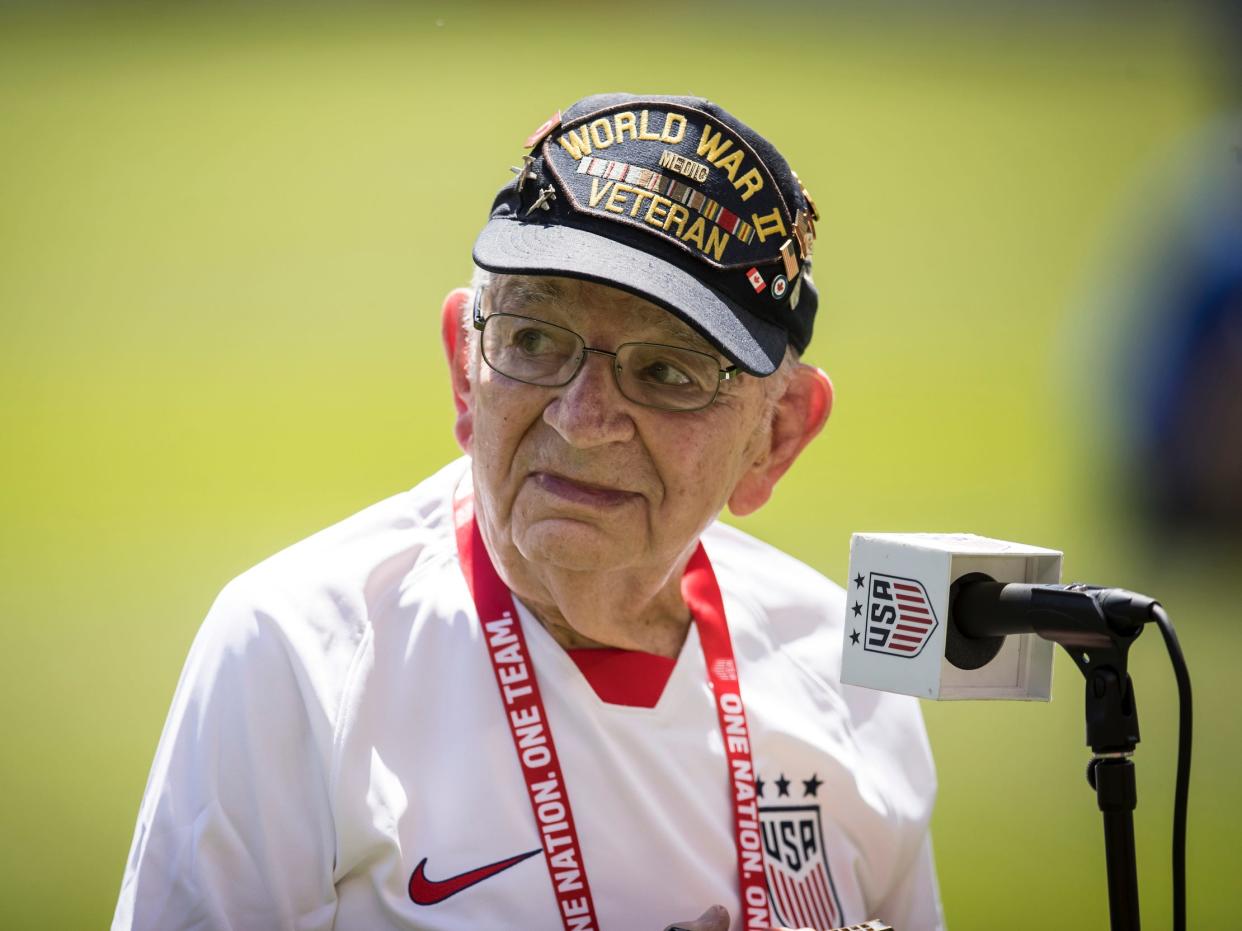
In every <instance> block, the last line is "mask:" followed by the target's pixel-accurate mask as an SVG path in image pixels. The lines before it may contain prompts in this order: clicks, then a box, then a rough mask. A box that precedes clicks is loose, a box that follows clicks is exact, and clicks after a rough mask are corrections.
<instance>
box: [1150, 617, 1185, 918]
mask: <svg viewBox="0 0 1242 931" xmlns="http://www.w3.org/2000/svg"><path fill="white" fill-rule="evenodd" d="M1152 617H1154V618H1155V620H1156V623H1157V624H1158V625H1160V635H1161V636H1162V637H1164V645H1165V647H1166V648H1167V649H1168V651H1169V660H1170V662H1172V663H1173V675H1174V676H1175V677H1176V678H1177V786H1176V789H1175V791H1174V796H1173V929H1174V931H1186V807H1187V800H1188V798H1189V795H1190V741H1191V725H1192V723H1193V720H1192V718H1193V715H1192V709H1191V703H1190V672H1189V671H1188V670H1187V669H1186V660H1185V658H1184V657H1183V656H1182V648H1181V646H1180V645H1179V644H1178V642H1177V633H1176V632H1175V631H1174V630H1173V622H1172V621H1171V620H1169V615H1168V614H1166V613H1165V610H1164V608H1162V607H1161V606H1160V605H1159V604H1156V605H1154V606H1153V607H1152Z"/></svg>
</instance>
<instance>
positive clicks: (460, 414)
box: [440, 288, 474, 453]
mask: <svg viewBox="0 0 1242 931" xmlns="http://www.w3.org/2000/svg"><path fill="white" fill-rule="evenodd" d="M473 299H474V292H473V291H471V290H470V289H469V288H456V289H454V290H453V291H450V292H449V294H448V297H446V298H445V299H444V306H443V307H442V308H441V309H440V339H441V340H443V342H444V355H445V356H446V357H447V359H448V367H449V384H450V385H451V387H452V389H453V406H454V407H456V408H457V423H456V424H455V425H454V426H453V434H454V435H455V436H456V437H457V445H458V446H460V447H461V449H462V452H464V453H469V452H470V444H471V441H472V440H473V439H474V421H473V419H472V418H473V415H472V412H471V408H470V387H471V386H470V342H469V340H467V339H466V333H465V331H464V330H463V329H462V321H463V320H464V314H465V313H466V308H467V307H468V306H469V303H470V301H472V300H473Z"/></svg>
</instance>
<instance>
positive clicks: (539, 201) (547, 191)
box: [523, 184, 556, 216]
mask: <svg viewBox="0 0 1242 931" xmlns="http://www.w3.org/2000/svg"><path fill="white" fill-rule="evenodd" d="M555 197H556V188H554V187H553V186H552V185H550V184H549V185H548V186H547V187H545V188H541V189H540V191H539V196H538V197H536V198H535V202H534V203H533V204H531V205H530V206H529V207H527V208H526V213H524V214H523V216H530V215H531V213H532V212H533V211H534V209H535V208H536V207H540V208H542V209H543V210H551V209H552V208H551V207H549V206H548V201H550V200H552V199H553V198H555Z"/></svg>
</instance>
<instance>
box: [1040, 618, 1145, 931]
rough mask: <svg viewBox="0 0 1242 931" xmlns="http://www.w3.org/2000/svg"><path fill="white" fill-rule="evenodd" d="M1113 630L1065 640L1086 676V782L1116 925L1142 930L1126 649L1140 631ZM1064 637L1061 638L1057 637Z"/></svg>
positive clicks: (1134, 738)
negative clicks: (1099, 824) (1090, 639)
mask: <svg viewBox="0 0 1242 931" xmlns="http://www.w3.org/2000/svg"><path fill="white" fill-rule="evenodd" d="M1141 630H1142V628H1141V627H1140V628H1138V629H1137V630H1136V631H1135V632H1134V634H1133V635H1131V636H1130V637H1128V638H1123V637H1122V636H1121V635H1117V634H1114V635H1113V637H1112V638H1111V639H1112V640H1113V642H1112V643H1111V644H1109V645H1108V646H1095V647H1085V648H1084V647H1081V646H1073V645H1070V644H1066V643H1062V644H1061V645H1062V646H1063V647H1065V649H1066V650H1067V651H1068V652H1069V654H1070V655H1071V656H1072V657H1074V659H1075V664H1076V665H1077V666H1078V667H1079V669H1080V670H1081V671H1082V674H1083V677H1084V678H1085V679H1086V716H1087V744H1088V745H1089V746H1090V747H1091V751H1092V754H1093V756H1092V757H1091V762H1090V763H1088V764H1087V782H1088V783H1090V784H1091V787H1092V788H1093V789H1095V797H1096V803H1097V804H1098V805H1099V808H1100V811H1101V812H1102V813H1103V815H1104V857H1105V863H1106V867H1107V870H1108V910H1109V916H1110V920H1111V928H1112V931H1139V894H1138V870H1137V866H1136V857H1135V850H1134V808H1135V805H1136V804H1137V802H1138V796H1137V792H1136V791H1135V779H1134V761H1133V760H1132V759H1131V756H1132V755H1133V753H1134V747H1135V744H1137V743H1138V740H1139V729H1138V711H1137V709H1136V708H1135V706H1134V686H1133V683H1132V682H1131V681H1130V675H1129V673H1127V672H1126V653H1127V651H1128V650H1129V647H1130V644H1131V643H1133V642H1134V639H1135V637H1137V636H1138V631H1141ZM1058 642H1060V641H1058Z"/></svg>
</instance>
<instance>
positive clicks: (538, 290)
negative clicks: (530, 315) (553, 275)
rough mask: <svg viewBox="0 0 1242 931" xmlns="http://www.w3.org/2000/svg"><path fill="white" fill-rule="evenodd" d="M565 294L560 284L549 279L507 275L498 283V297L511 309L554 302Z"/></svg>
mask: <svg viewBox="0 0 1242 931" xmlns="http://www.w3.org/2000/svg"><path fill="white" fill-rule="evenodd" d="M563 293H564V289H563V288H562V287H561V286H560V284H559V283H558V282H556V281H553V280H551V279H549V278H534V277H524V276H520V275H505V276H504V277H502V278H501V279H500V281H499V282H497V283H496V296H497V297H498V298H499V299H500V300H501V301H503V302H504V303H505V304H507V305H509V306H511V307H518V308H521V307H527V306H530V305H531V304H542V303H546V302H552V301H555V300H556V299H557V298H559V297H560V296H561V295H562V294H563Z"/></svg>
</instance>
